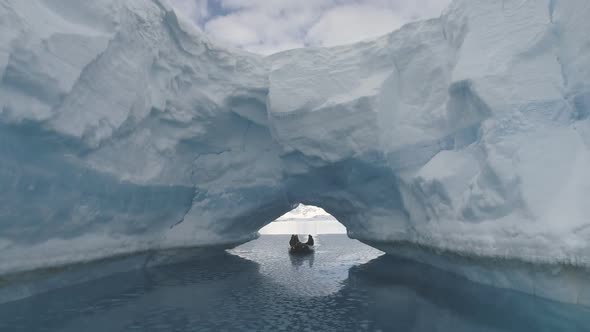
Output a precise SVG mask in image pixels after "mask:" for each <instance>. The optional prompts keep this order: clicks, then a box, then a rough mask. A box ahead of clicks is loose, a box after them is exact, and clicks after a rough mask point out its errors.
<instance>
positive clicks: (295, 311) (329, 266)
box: [0, 235, 590, 332]
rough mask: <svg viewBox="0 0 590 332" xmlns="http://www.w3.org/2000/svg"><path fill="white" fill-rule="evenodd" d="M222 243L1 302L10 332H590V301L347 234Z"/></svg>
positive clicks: (1, 322)
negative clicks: (305, 242)
mask: <svg viewBox="0 0 590 332" xmlns="http://www.w3.org/2000/svg"><path fill="white" fill-rule="evenodd" d="M288 240H289V236H283V235H265V236H262V237H261V238H260V239H258V240H256V241H253V242H250V243H247V244H245V245H242V246H240V247H237V248H235V249H233V250H228V251H225V252H220V253H218V254H213V255H206V257H197V258H193V259H191V260H188V261H184V262H182V263H177V264H174V265H167V266H160V267H155V268H146V269H140V270H136V271H132V272H126V273H119V274H115V275H112V276H109V277H104V278H101V279H97V280H93V281H90V282H86V283H83V284H78V285H75V286H70V287H65V288H60V289H56V290H53V291H51V292H48V293H44V294H39V295H36V296H33V297H29V298H26V299H24V300H20V301H16V302H9V303H6V304H3V305H0V331H11V332H12V331H27V332H34V331H76V332H92V331H97V332H98V331H100V332H115V331H179V332H180V331H402V332H405V331H449V332H451V331H452V332H461V331H519V332H521V331H552V332H553V331H590V309H588V308H585V307H579V306H574V305H564V304H559V303H556V302H552V301H548V300H543V299H538V298H535V297H532V296H528V295H524V294H520V293H517V292H511V291H506V290H499V289H495V288H491V287H487V286H482V285H479V284H475V283H472V282H469V281H466V280H465V279H462V278H460V277H457V276H455V275H453V274H450V273H447V272H444V271H441V270H437V269H435V268H432V267H429V266H426V265H422V264H418V263H414V262H410V261H406V260H399V259H394V258H391V257H388V256H383V255H382V253H381V252H379V251H377V250H375V249H372V248H370V247H368V246H365V245H363V244H361V243H359V242H357V241H353V240H350V239H348V238H347V237H346V236H345V235H321V236H319V237H318V238H317V240H316V242H317V244H318V245H317V249H316V251H315V253H314V254H313V255H309V256H301V257H293V256H290V255H289V254H288V253H287V242H288Z"/></svg>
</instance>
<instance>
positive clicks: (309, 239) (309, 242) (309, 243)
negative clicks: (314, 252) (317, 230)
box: [305, 234, 314, 247]
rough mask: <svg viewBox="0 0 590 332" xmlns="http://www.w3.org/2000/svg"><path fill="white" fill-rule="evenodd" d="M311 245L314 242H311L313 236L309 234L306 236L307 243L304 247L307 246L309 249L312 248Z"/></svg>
mask: <svg viewBox="0 0 590 332" xmlns="http://www.w3.org/2000/svg"><path fill="white" fill-rule="evenodd" d="M313 244H314V241H313V236H311V234H309V235H308V236H307V242H305V245H307V246H309V247H312V246H313Z"/></svg>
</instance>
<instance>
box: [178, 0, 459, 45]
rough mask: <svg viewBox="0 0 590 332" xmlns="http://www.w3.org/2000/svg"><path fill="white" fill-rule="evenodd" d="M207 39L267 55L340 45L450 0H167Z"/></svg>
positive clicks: (435, 11)
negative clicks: (203, 33) (188, 18)
mask: <svg viewBox="0 0 590 332" xmlns="http://www.w3.org/2000/svg"><path fill="white" fill-rule="evenodd" d="M169 1H170V2H171V3H172V4H173V5H174V6H175V7H176V8H177V10H179V11H181V12H182V13H183V15H185V16H187V14H188V16H190V17H191V19H192V21H193V22H195V23H196V24H198V25H199V26H200V27H201V29H202V30H203V31H205V33H207V34H208V35H210V36H211V38H213V39H216V40H219V41H221V42H225V43H228V44H230V45H232V46H236V47H240V48H243V49H246V50H249V51H252V52H256V53H261V54H270V53H274V52H277V51H281V50H285V49H290V48H296V47H303V46H305V45H330V46H331V45H339V44H347V43H352V42H355V41H359V40H361V39H365V38H371V37H376V36H379V35H383V34H386V33H388V32H391V31H393V30H395V29H396V28H398V27H400V26H401V25H403V24H404V23H407V22H409V21H413V20H417V19H422V18H428V17H435V16H438V15H439V14H440V13H441V11H442V10H443V9H444V8H445V7H446V6H447V4H448V3H449V2H450V0H298V1H297V0H296V1H293V0H169Z"/></svg>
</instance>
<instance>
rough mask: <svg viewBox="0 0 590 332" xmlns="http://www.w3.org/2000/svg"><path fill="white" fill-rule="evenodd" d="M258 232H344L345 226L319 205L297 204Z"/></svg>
mask: <svg viewBox="0 0 590 332" xmlns="http://www.w3.org/2000/svg"><path fill="white" fill-rule="evenodd" d="M259 233H260V234H261V235H281V234H299V235H308V234H311V235H319V234H346V227H345V226H344V225H342V223H340V222H339V221H338V220H337V219H336V218H335V217H334V216H332V215H331V214H330V213H328V212H326V211H325V210H324V209H322V208H321V207H318V206H314V205H305V204H298V205H297V206H296V207H295V208H294V209H293V210H291V211H289V212H287V213H285V214H283V215H282V216H280V217H279V218H277V219H275V220H274V221H272V222H270V223H269V224H267V225H265V226H264V227H262V228H261V229H260V230H259Z"/></svg>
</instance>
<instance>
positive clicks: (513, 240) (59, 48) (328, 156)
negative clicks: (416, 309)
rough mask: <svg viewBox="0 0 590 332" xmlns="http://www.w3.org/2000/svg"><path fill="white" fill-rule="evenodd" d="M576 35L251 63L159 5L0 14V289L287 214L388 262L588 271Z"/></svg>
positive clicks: (529, 12)
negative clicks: (309, 211) (312, 213)
mask: <svg viewBox="0 0 590 332" xmlns="http://www.w3.org/2000/svg"><path fill="white" fill-rule="evenodd" d="M589 15H590V7H589V6H588V5H587V3H586V1H585V0H575V1H556V0H553V1H549V0H548V1H536V0H535V1H532V0H530V1H523V0H506V1H502V2H490V1H484V0H469V1H468V0H456V1H455V2H454V3H453V4H452V5H451V6H450V8H449V9H448V10H447V11H446V12H445V13H444V14H443V15H442V16H441V17H440V18H438V19H432V20H427V21H423V22H416V23H411V24H409V25H406V26H404V27H402V28H401V29H400V30H398V31H395V32H393V33H391V34H389V35H386V36H383V37H381V38H378V39H375V40H371V41H366V42H361V43H358V44H354V45H350V46H341V47H334V48H309V49H300V50H293V51H288V52H283V53H279V54H275V55H272V56H270V57H267V58H262V57H260V56H257V55H253V54H248V53H245V52H242V51H239V50H232V49H229V48H226V47H222V46H219V45H217V44H215V43H214V42H211V41H209V40H208V39H207V38H206V37H205V36H203V35H202V33H201V32H199V31H197V30H196V29H195V28H194V27H192V26H191V25H190V24H187V23H184V22H183V21H182V20H179V19H178V18H177V16H176V15H175V14H174V12H173V11H172V10H171V9H170V8H169V7H168V6H167V5H166V3H165V2H161V1H159V0H153V1H144V0H129V1H115V0H100V1H93V2H92V3H87V2H80V1H74V0H66V1H64V0H31V1H17V0H0V77H1V80H0V137H1V139H0V156H1V158H0V186H1V188H2V191H0V274H5V273H11V272H16V271H22V270H27V269H32V268H39V267H47V266H52V265H57V264H65V263H69V262H73V261H85V260H89V259H95V258H100V257H105V256H112V255H117V254H124V253H129V252H134V251H145V250H151V249H161V248H170V247H182V246H203V245H219V244H222V245H231V244H234V243H238V242H241V241H246V240H248V239H251V238H253V237H254V236H256V231H257V230H258V229H260V228H261V227H262V226H263V225H265V224H267V223H268V222H270V221H271V220H273V219H275V218H276V217H278V216H280V215H281V214H283V213H285V212H287V211H289V210H290V209H292V208H293V207H294V206H296V204H298V203H304V204H312V205H316V206H320V207H322V208H324V209H325V210H326V211H328V212H329V213H331V214H332V215H334V216H335V217H336V218H338V219H339V221H341V222H342V223H343V224H344V225H345V226H346V227H347V229H348V231H349V235H350V236H352V237H355V238H358V239H361V240H364V241H366V242H369V243H373V244H374V245H378V246H380V247H383V248H389V249H388V251H390V252H393V253H394V252H395V248H396V245H404V246H406V245H408V244H409V245H411V246H416V247H419V248H427V249H428V250H432V251H433V252H439V253H440V252H445V251H447V252H450V253H455V254H457V253H458V254H461V255H465V256H470V257H487V258H507V259H516V260H525V261H528V262H534V263H560V264H564V263H565V264H573V265H578V266H586V267H587V266H590V247H589V243H590V241H589V240H590V221H588V215H589V214H590V205H589V204H587V203H586V201H587V197H590V196H589V194H590V175H589V174H588V169H590V167H589V166H590V155H589V151H590V150H589V147H590V119H589V117H588V115H589V114H590V111H589V107H590V83H589V82H590V35H589V34H587V33H586V31H590V23H589V21H588V20H587V19H586V18H587V17H588V16H589ZM379 244H386V245H379Z"/></svg>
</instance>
